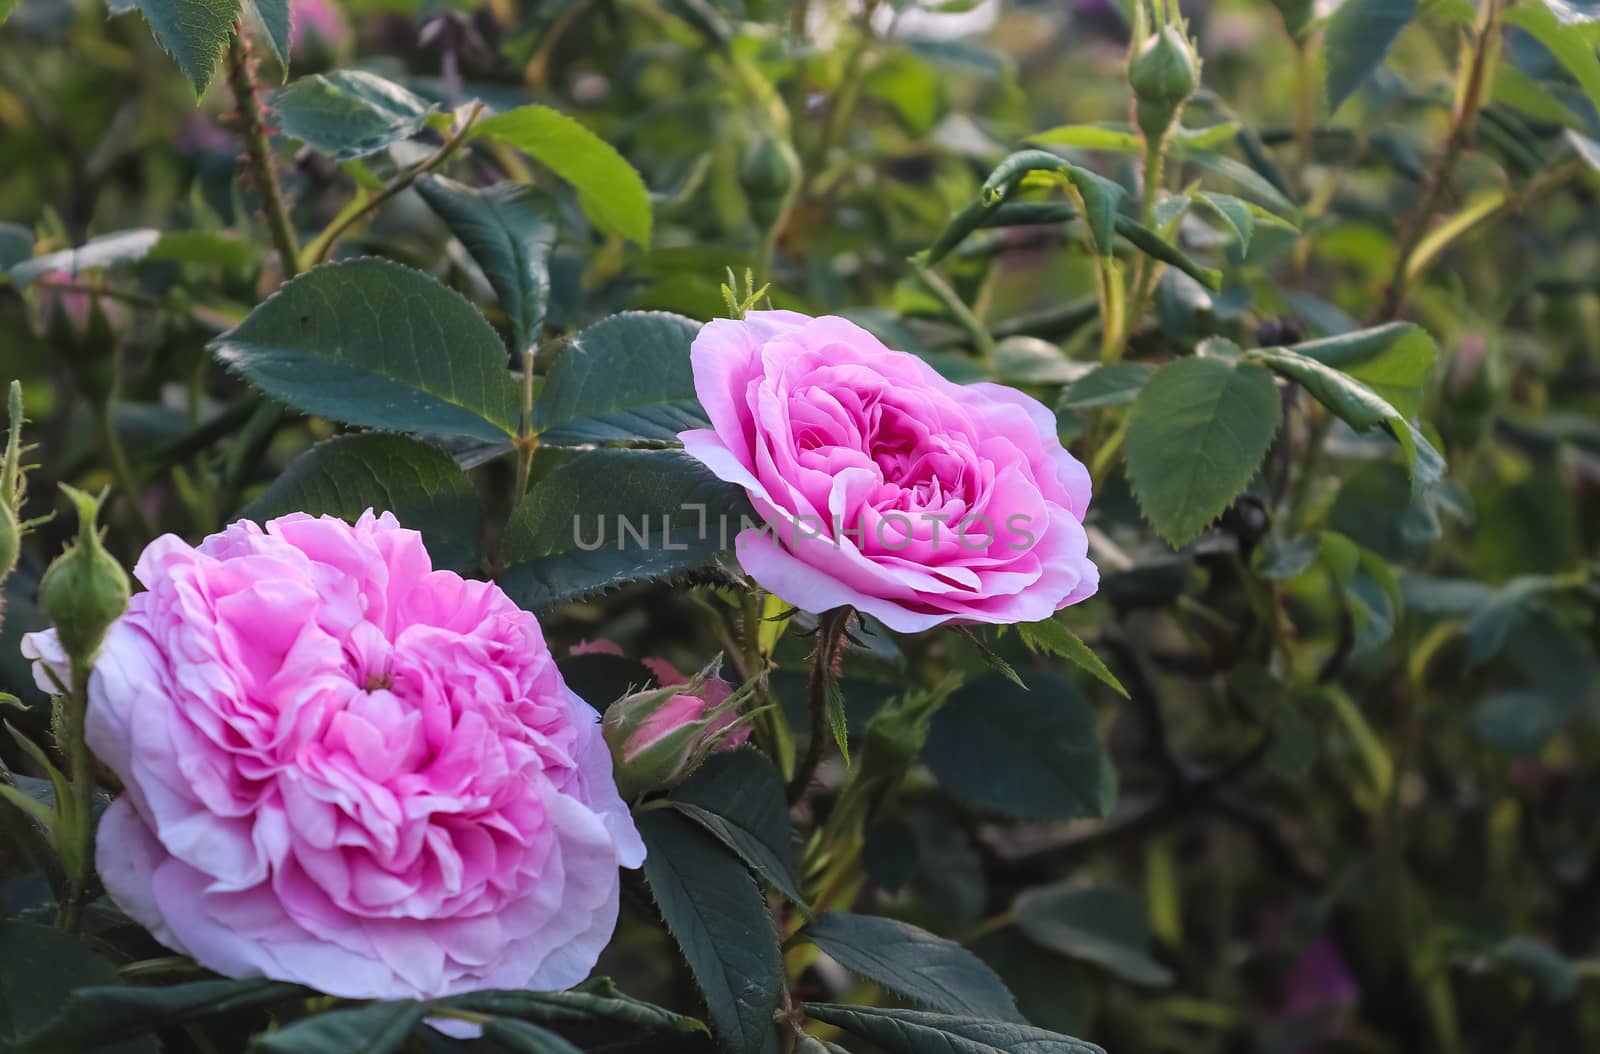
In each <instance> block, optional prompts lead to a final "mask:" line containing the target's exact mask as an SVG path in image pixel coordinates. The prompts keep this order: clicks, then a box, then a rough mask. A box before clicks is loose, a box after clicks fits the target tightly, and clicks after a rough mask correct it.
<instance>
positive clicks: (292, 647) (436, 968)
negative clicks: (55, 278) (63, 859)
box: [27, 513, 644, 998]
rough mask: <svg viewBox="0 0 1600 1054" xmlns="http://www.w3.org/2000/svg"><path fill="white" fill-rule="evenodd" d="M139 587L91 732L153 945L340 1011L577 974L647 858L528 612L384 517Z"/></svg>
mask: <svg viewBox="0 0 1600 1054" xmlns="http://www.w3.org/2000/svg"><path fill="white" fill-rule="evenodd" d="M135 574H136V576H137V577H138V578H139V580H140V581H141V582H142V583H143V584H144V585H145V587H146V592H144V593H141V594H139V595H137V596H135V597H134V598H133V600H132V602H131V603H130V605H129V607H128V611H127V614H126V615H124V616H123V618H122V619H121V620H119V621H118V622H117V624H116V625H115V626H114V627H113V629H112V630H111V632H110V634H109V635H108V637H107V639H106V643H105V645H104V647H103V648H102V650H101V653H100V656H99V658H98V659H97V661H96V664H95V667H94V671H93V673H92V675H91V678H90V682H89V696H90V699H89V712H88V725H87V735H88V739H89V744H90V746H91V747H92V748H93V749H94V751H95V753H96V754H97V755H98V756H99V757H100V758H101V760H102V761H104V762H105V764H106V765H107V766H108V767H110V768H111V769H112V770H113V771H114V772H116V774H117V775H118V777H119V778H120V779H121V781H122V783H123V786H124V787H125V789H126V792H125V794H124V795H123V796H122V797H121V798H119V799H118V800H117V801H116V802H115V803H114V804H113V805H112V806H111V808H110V809H109V810H107V812H106V814H105V817H104V819H103V821H102V823H101V825H100V829H99V836H98V857H97V860H98V866H99V869H100V872H101V875H102V877H103V879H104V881H105V883H106V887H107V889H108V891H109V892H110V893H111V895H112V897H113V898H114V899H115V900H116V901H117V903H119V904H120V905H122V907H123V908H124V909H125V910H126V911H127V912H128V913H129V914H130V915H131V916H133V917H134V918H135V919H137V920H138V921H139V922H141V923H142V924H144V925H145V926H146V927H148V928H149V929H150V931H151V932H152V933H153V934H154V935H155V936H156V938H157V939H158V940H161V941H162V942H163V943H165V944H167V945H169V946H171V947H172V948H174V949H176V950H178V951H182V952H185V953H187V954H190V955H192V956H194V957H195V958H196V959H197V960H198V961H199V962H201V963H202V964H204V965H205V966H207V967H210V968H211V969H213V970H216V971H218V972H219V973H223V974H226V975H229V976H234V977H250V976H265V977H272V978H277V979H280V980H287V981H297V982H300V983H304V984H308V985H311V986H313V987H315V988H318V989H320V990H322V991H325V992H329V993H331V994H334V995H340V996H346V997H350V998H398V997H416V998H430V997H436V996H440V995H445V994H449V993H452V992H459V991H467V990H472V989H478V988H487V987H513V988H520V987H530V986H531V987H535V988H564V987H568V986H570V985H572V984H575V983H577V982H578V981H581V980H582V979H583V978H584V977H585V976H586V975H587V974H588V972H589V970H590V969H591V968H592V966H593V965H594V962H595V959H596V957H597V956H598V955H599V954H600V951H601V949H602V948H603V947H604V946H605V944H606V942H607V941H608V940H609V939H610V936H611V932H612V929H613V928H614V926H615V923H616V916H617V905H618V888H619V878H618V873H617V869H618V867H619V865H620V866H624V867H637V866H638V865H639V864H640V863H641V862H642V861H643V858H644V845H643V843H642V842H641V841H640V839H639V836H638V833H637V831H636V830H635V829H634V826H633V822H632V819H631V817H630V815H629V813H628V811H627V808H626V806H625V805H624V804H623V803H622V800H621V799H620V797H619V796H618V794H617V790H616V786H615V783H614V782H613V779H612V772H611V757H610V753H609V751H608V750H607V747H606V745H605V742H604V740H603V738H602V736H601V732H600V727H599V724H598V716H597V715H596V713H595V711H594V710H593V709H591V708H590V707H589V706H588V704H586V703H584V702H583V701H582V700H581V699H579V698H578V697H577V696H576V695H575V694H573V693H572V692H571V691H570V690H569V689H568V688H567V686H566V685H565V683H564V682H563V681H562V679H561V675H560V673H559V672H558V671H557V669H556V666H555V663H554V661H553V659H552V658H551V655H550V652H549V649H548V648H547V647H546V646H545V642H544V639H543V636H542V635H541V633H540V630H539V625H538V622H537V621H536V620H535V619H534V617H533V616H532V615H530V614H528V613H527V612H525V611H522V610H520V609H518V608H517V607H516V606H515V605H514V604H512V603H511V601H510V600H509V599H507V598H506V596H505V595H504V594H503V593H501V592H500V590H499V589H498V588H497V587H496V586H494V585H493V584H491V583H484V582H473V581H466V580H463V579H461V578H460V577H458V576H457V575H455V574H453V573H451V572H448V571H434V570H433V569H432V566H431V564H430V562H429V559H428V554H427V552H426V550H425V549H424V547H423V545H422V540H421V537H420V535H418V534H416V533H415V532H413V531H407V530H403V529H402V528H401V527H400V526H399V525H398V524H397V523H396V522H395V520H394V519H393V517H391V516H389V515H387V514H385V515H384V516H381V517H374V516H373V515H372V514H371V513H368V514H367V515H366V516H364V517H362V519H361V520H360V521H359V522H358V523H357V524H356V525H355V526H353V527H352V526H350V525H348V524H346V523H343V522H341V521H339V520H335V519H333V518H331V517H324V518H321V519H313V518H311V517H309V516H304V515H295V516H289V517H285V518H283V519H280V520H275V521H272V522H271V523H268V524H267V525H266V527H265V529H263V528H261V527H258V526H257V525H255V524H253V523H249V522H241V523H238V524H235V525H233V526H232V527H230V528H228V529H227V530H225V531H223V532H222V533H220V534H218V535H214V536H212V537H211V538H208V539H207V540H206V541H205V542H203V543H202V544H201V545H200V546H199V547H198V548H191V547H189V546H188V545H185V544H184V543H183V542H181V541H179V540H178V539H175V538H172V537H166V538H162V539H158V540H157V541H156V542H153V543H152V544H151V545H150V546H149V548H148V549H146V551H145V553H144V555H143V556H142V557H141V559H140V561H139V563H138V565H137V567H136V569H135ZM27 647H28V649H29V650H30V653H31V655H32V656H33V657H35V658H36V659H37V660H38V664H39V667H40V668H41V670H42V668H43V667H45V666H50V667H52V668H53V667H54V666H55V664H56V663H57V662H58V661H59V658H60V656H59V648H58V647H57V646H56V644H55V641H54V640H53V637H52V635H51V634H49V633H46V634H39V635H35V636H34V637H33V638H31V640H30V641H29V643H28V645H27Z"/></svg>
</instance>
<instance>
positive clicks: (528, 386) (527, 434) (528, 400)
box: [511, 348, 539, 509]
mask: <svg viewBox="0 0 1600 1054" xmlns="http://www.w3.org/2000/svg"><path fill="white" fill-rule="evenodd" d="M533 359H534V354H533V349H532V348H523V349H522V418H521V420H520V421H519V422H518V424H517V438H516V440H515V443H514V445H515V447H516V451H517V474H516V477H515V479H514V480H513V482H512V484H511V486H512V490H511V508H512V509H515V508H516V507H517V506H518V505H521V504H522V499H523V497H524V496H526V495H527V493H528V478H529V477H530V476H532V475H533V455H534V453H535V452H536V451H537V450H538V449H539V436H538V433H536V432H535V431H534V430H533Z"/></svg>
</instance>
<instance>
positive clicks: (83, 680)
mask: <svg viewBox="0 0 1600 1054" xmlns="http://www.w3.org/2000/svg"><path fill="white" fill-rule="evenodd" d="M92 665H93V664H92V663H91V662H90V661H88V660H86V659H82V658H79V657H78V656H73V659H72V690H71V691H70V692H68V693H67V697H66V701H65V706H64V708H63V712H62V717H63V718H64V722H63V724H64V726H65V727H64V729H63V731H64V732H65V733H66V737H67V760H68V768H69V775H70V776H71V780H72V783H71V787H70V790H71V799H70V801H69V802H62V803H60V804H59V805H58V808H60V809H62V810H63V819H64V820H65V821H66V822H65V823H64V824H63V825H62V826H63V827H64V828H65V830H64V831H63V832H62V834H61V837H62V838H63V839H64V840H65V841H66V842H67V845H66V846H65V851H64V852H62V853H61V860H62V863H63V865H65V867H66V871H67V896H66V899H64V900H63V901H62V902H61V904H60V906H59V908H58V909H57V914H56V924H57V925H58V926H60V927H61V928H62V929H64V930H67V931H68V932H72V931H75V930H77V928H78V924H79V922H80V921H81V920H82V918H83V903H84V899H85V894H86V892H87V890H88V888H89V876H90V875H92V874H93V873H94V823H93V821H92V816H93V813H94V758H93V757H92V756H91V755H90V753H89V741H88V739H87V738H86V737H85V735H84V727H83V726H84V718H85V715H86V714H87V713H88V711H89V673H90V670H91V668H92Z"/></svg>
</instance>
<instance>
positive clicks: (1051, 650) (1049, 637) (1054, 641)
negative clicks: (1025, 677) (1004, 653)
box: [1017, 618, 1128, 699]
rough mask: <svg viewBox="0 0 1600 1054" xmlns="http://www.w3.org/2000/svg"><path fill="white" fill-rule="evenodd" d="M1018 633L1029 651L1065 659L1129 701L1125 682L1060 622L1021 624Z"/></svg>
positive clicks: (1048, 620) (1018, 626)
mask: <svg viewBox="0 0 1600 1054" xmlns="http://www.w3.org/2000/svg"><path fill="white" fill-rule="evenodd" d="M1017 632H1018V633H1019V634H1021V635H1022V642H1023V643H1024V644H1026V645H1027V646H1028V650H1030V651H1034V652H1045V653H1047V654H1050V655H1054V656H1056V657H1058V658H1062V659H1066V660H1067V661H1068V662H1070V663H1072V664H1073V665H1075V666H1080V667H1082V668H1083V669H1084V670H1086V671H1087V672H1088V673H1089V674H1090V675H1091V676H1093V677H1094V678H1095V680H1097V681H1099V682H1100V683H1101V684H1104V685H1106V686H1107V687H1108V688H1110V689H1111V690H1112V691H1114V692H1116V693H1117V694H1118V695H1120V696H1122V697H1123V698H1124V699H1126V698H1128V690H1127V689H1126V688H1124V687H1122V682H1121V681H1119V680H1117V677H1116V674H1114V673H1112V672H1111V671H1110V670H1108V669H1107V668H1106V664H1105V663H1104V662H1102V661H1100V656H1098V655H1096V654H1095V653H1094V649H1093V648H1091V647H1089V645H1087V644H1085V643H1084V642H1083V641H1082V639H1080V638H1079V636H1078V635H1077V634H1076V633H1074V632H1072V631H1071V630H1070V629H1068V628H1067V625H1066V623H1064V622H1062V621H1061V620H1060V619H1056V618H1047V619H1044V620H1042V621H1040V622H1023V623H1018V625H1017Z"/></svg>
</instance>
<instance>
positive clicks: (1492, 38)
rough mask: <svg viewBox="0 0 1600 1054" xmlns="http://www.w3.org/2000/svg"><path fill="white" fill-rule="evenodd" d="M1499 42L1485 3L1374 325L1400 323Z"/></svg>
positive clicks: (1494, 9) (1493, 10) (1496, 9)
mask: <svg viewBox="0 0 1600 1054" xmlns="http://www.w3.org/2000/svg"><path fill="white" fill-rule="evenodd" d="M1499 37H1500V2H1499V0H1489V4H1488V6H1487V7H1486V8H1485V10H1484V21H1483V24H1482V25H1480V26H1479V27H1478V29H1477V37H1476V39H1475V40H1474V41H1473V45H1472V57H1471V61H1470V64H1469V65H1468V66H1467V68H1466V70H1465V76H1466V80H1465V83H1464V84H1463V86H1462V89H1461V92H1460V96H1459V99H1458V102H1457V105H1456V113H1455V118H1454V120H1453V121H1452V122H1451V125H1450V135H1449V137H1448V138H1447V139H1446V140H1445V144H1444V151H1443V153H1441V154H1440V155H1439V161H1438V163H1437V164H1436V165H1434V167H1433V171H1432V172H1431V173H1430V174H1429V176H1428V183H1427V185H1426V187H1425V188H1424V189H1423V192H1422V201H1421V203H1420V204H1419V205H1418V206H1417V211H1416V212H1415V213H1414V214H1413V215H1412V216H1411V218H1410V219H1409V220H1408V221H1407V222H1406V223H1405V225H1404V230H1403V231H1402V233H1401V236H1400V249H1399V251H1398V252H1396V253H1395V257H1394V267H1393V269H1392V270H1391V272H1390V275H1389V282H1388V284H1387V285H1385V286H1384V291H1383V301H1382V306H1381V307H1380V308H1379V310H1378V319H1379V321H1392V320H1394V319H1397V318H1399V317H1400V314H1401V312H1402V311H1404V310H1405V306H1406V296H1407V294H1408V293H1409V292H1410V286H1411V274H1410V269H1411V257H1412V254H1414V253H1415V252H1416V251H1417V246H1418V245H1420V244H1421V243H1422V239H1423V238H1425V237H1426V236H1427V234H1428V228H1429V227H1430V226H1431V225H1432V224H1433V217H1434V214H1435V213H1436V212H1438V210H1439V206H1440V205H1441V204H1443V202H1444V199H1445V194H1446V191H1447V190H1448V189H1449V185H1450V175H1451V173H1452V172H1454V170H1455V166H1456V162H1457V161H1459V160H1460V159H1461V155H1462V154H1463V153H1464V152H1465V151H1466V149H1467V146H1468V144H1469V143H1470V142H1471V140H1472V131H1473V127H1474V126H1475V125H1476V124H1477V120H1478V109H1479V107H1480V106H1481V105H1482V103H1483V95H1484V91H1485V89H1486V88H1487V86H1488V85H1489V84H1490V83H1491V82H1492V80H1493V71H1492V70H1491V68H1490V67H1491V66H1492V65H1493V58H1492V57H1493V56H1494V55H1497V54H1498V44H1499Z"/></svg>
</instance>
